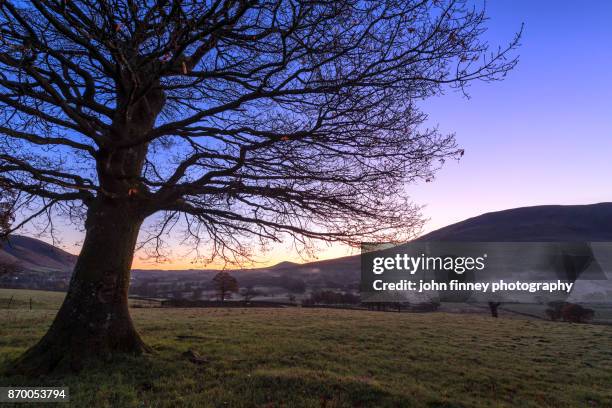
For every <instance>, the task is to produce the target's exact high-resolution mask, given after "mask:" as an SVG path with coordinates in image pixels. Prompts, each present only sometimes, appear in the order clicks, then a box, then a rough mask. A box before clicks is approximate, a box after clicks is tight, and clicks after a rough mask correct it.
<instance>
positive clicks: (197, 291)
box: [191, 287, 202, 300]
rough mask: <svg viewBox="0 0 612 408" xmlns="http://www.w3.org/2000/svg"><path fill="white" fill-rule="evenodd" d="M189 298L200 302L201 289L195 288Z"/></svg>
mask: <svg viewBox="0 0 612 408" xmlns="http://www.w3.org/2000/svg"><path fill="white" fill-rule="evenodd" d="M191 298H192V299H193V300H200V299H202V288H200V287H197V288H195V289H194V290H193V293H192V294H191Z"/></svg>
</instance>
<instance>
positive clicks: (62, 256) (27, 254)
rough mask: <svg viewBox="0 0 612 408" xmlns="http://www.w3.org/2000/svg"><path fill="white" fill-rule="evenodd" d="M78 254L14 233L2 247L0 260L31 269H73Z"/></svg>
mask: <svg viewBox="0 0 612 408" xmlns="http://www.w3.org/2000/svg"><path fill="white" fill-rule="evenodd" d="M76 258H77V257H76V256H75V255H72V254H70V253H68V252H66V251H64V250H62V249H60V248H57V247H54V246H53V245H51V244H47V243H46V242H43V241H41V240H39V239H36V238H30V237H25V236H22V235H13V236H11V237H10V239H9V240H8V242H7V243H5V244H4V245H3V246H2V248H0V261H2V262H8V263H17V264H18V265H19V266H20V267H21V268H22V269H26V270H29V271H71V270H72V268H73V266H74V263H75V262H76Z"/></svg>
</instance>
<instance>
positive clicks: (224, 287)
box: [212, 271, 238, 302]
mask: <svg viewBox="0 0 612 408" xmlns="http://www.w3.org/2000/svg"><path fill="white" fill-rule="evenodd" d="M212 281H213V284H214V286H215V291H216V292H217V298H218V299H219V300H220V301H221V302H224V301H225V299H228V298H230V297H231V295H232V293H236V292H238V281H237V280H236V278H234V277H233V276H232V275H230V274H229V273H228V272H225V271H222V272H219V273H218V274H216V275H215V277H214V278H213V279H212Z"/></svg>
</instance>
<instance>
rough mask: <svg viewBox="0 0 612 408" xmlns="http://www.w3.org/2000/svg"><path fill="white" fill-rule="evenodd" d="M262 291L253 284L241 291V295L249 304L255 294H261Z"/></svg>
mask: <svg viewBox="0 0 612 408" xmlns="http://www.w3.org/2000/svg"><path fill="white" fill-rule="evenodd" d="M260 294H261V293H260V292H259V291H258V290H256V289H255V288H254V287H253V286H247V287H246V288H244V289H242V290H241V291H240V295H241V296H242V298H243V299H244V303H245V304H248V303H249V302H250V301H251V300H253V298H254V297H255V296H259V295H260Z"/></svg>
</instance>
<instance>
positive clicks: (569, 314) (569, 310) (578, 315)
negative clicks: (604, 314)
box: [561, 303, 595, 323]
mask: <svg viewBox="0 0 612 408" xmlns="http://www.w3.org/2000/svg"><path fill="white" fill-rule="evenodd" d="M594 316H595V311H594V310H593V309H588V308H586V307H583V306H581V305H578V304H575V303H568V304H566V305H565V306H563V307H562V308H561V317H562V318H563V321H564V322H570V323H586V322H588V321H590V320H592V319H593V317H594Z"/></svg>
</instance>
